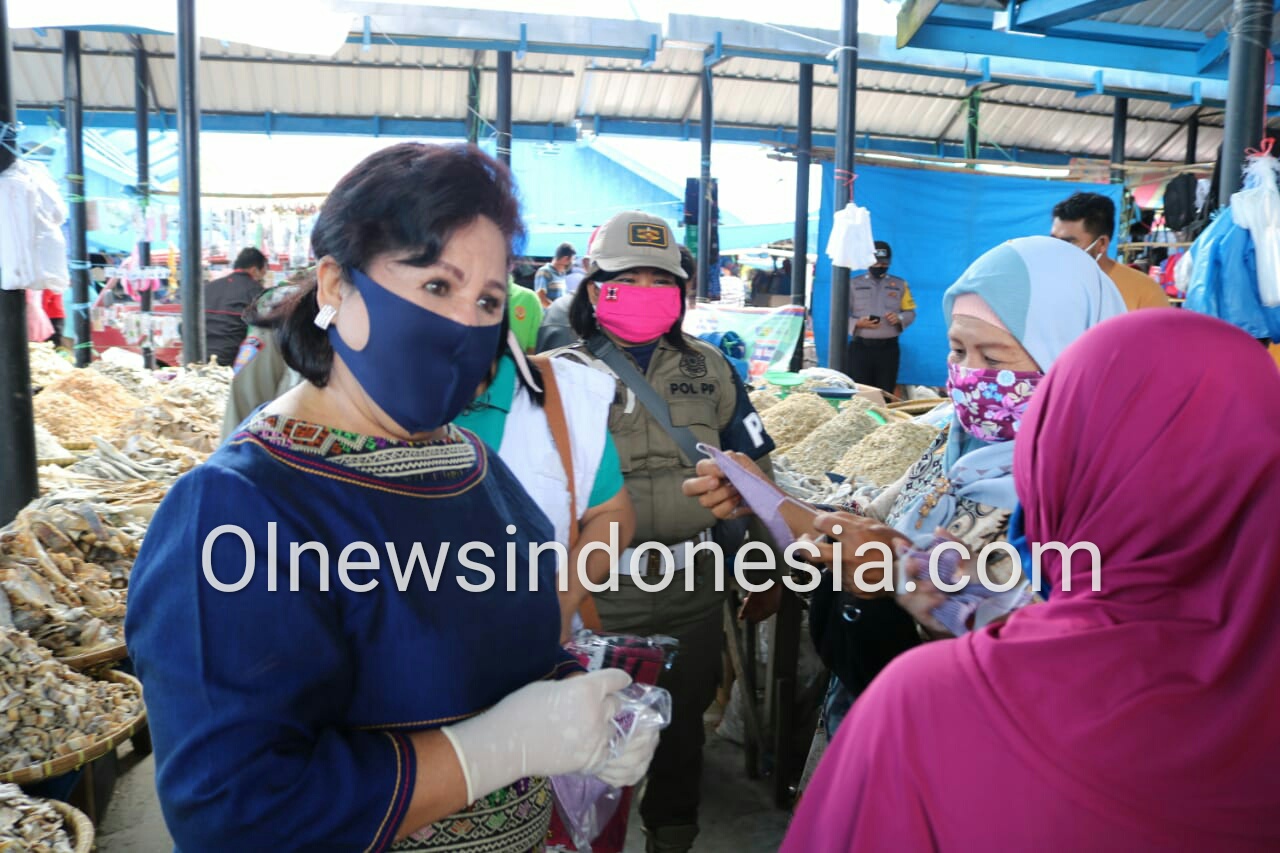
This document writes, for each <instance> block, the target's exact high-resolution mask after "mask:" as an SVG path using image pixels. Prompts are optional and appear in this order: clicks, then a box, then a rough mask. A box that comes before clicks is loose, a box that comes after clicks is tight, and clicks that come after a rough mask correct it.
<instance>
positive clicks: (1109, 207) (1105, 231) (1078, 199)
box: [1053, 193, 1116, 237]
mask: <svg viewBox="0 0 1280 853" xmlns="http://www.w3.org/2000/svg"><path fill="white" fill-rule="evenodd" d="M1053 218H1054V219H1061V220H1062V221H1063V222H1080V223H1082V224H1083V226H1084V230H1085V231H1087V232H1089V233H1090V234H1092V235H1093V236H1094V237H1110V236H1111V235H1112V234H1114V233H1115V230H1116V203H1115V202H1114V201H1112V200H1111V199H1109V198H1107V197H1106V196H1105V195H1099V194H1098V193H1076V194H1075V195H1073V196H1071V197H1070V198H1068V199H1065V200H1063V201H1060V202H1058V203H1057V204H1056V205H1054V208H1053Z"/></svg>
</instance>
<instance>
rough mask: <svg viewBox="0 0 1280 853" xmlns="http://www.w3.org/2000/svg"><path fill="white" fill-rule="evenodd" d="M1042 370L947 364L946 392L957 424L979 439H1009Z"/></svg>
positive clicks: (1015, 428)
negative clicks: (954, 411)
mask: <svg viewBox="0 0 1280 853" xmlns="http://www.w3.org/2000/svg"><path fill="white" fill-rule="evenodd" d="M1043 378H1044V374H1043V373H1041V372H1040V371H1038V370H980V369H977V368H972V367H964V366H963V365H959V364H949V365H947V394H948V396H950V397H951V400H952V402H954V403H955V405H956V419H957V420H958V421H960V426H962V427H964V428H965V430H966V431H968V433H969V434H970V435H972V436H973V437H974V438H976V439H978V440H979V441H1010V440H1012V439H1013V438H1015V437H1017V435H1018V427H1019V425H1020V424H1021V423H1022V413H1023V412H1025V411H1026V410H1027V404H1028V403H1030V402H1031V395H1032V393H1033V392H1034V391H1035V390H1036V386H1037V385H1039V384H1040V380H1041V379H1043Z"/></svg>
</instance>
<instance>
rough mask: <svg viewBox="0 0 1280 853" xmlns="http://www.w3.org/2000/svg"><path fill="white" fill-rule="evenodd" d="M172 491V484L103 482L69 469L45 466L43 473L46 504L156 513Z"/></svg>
mask: <svg viewBox="0 0 1280 853" xmlns="http://www.w3.org/2000/svg"><path fill="white" fill-rule="evenodd" d="M168 491H169V484H168V483H156V482H153V481H151V480H99V479H98V478H97V477H86V476H84V475H81V474H76V473H74V472H72V471H71V470H70V469H67V468H60V467H56V466H53V465H45V466H43V467H42V468H41V469H40V493H41V495H42V496H44V497H43V498H42V500H48V501H54V500H57V502H59V503H65V502H66V501H68V500H78V501H90V502H92V503H94V504H97V505H98V506H100V507H104V508H109V509H111V510H116V509H129V510H130V511H131V512H137V511H138V510H146V509H148V508H150V509H154V507H155V506H156V505H158V504H159V503H160V501H162V500H164V496H165V494H166V493H167V492H168Z"/></svg>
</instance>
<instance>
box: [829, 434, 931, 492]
mask: <svg viewBox="0 0 1280 853" xmlns="http://www.w3.org/2000/svg"><path fill="white" fill-rule="evenodd" d="M937 435H938V430H937V429H935V428H934V427H931V426H929V425H928V424H922V423H917V422H915V421H896V422H892V423H889V424H886V425H885V426H883V427H880V428H879V429H877V430H875V431H874V432H872V433H871V434H870V435H868V436H867V437H866V438H864V439H863V440H862V441H860V442H858V443H857V444H855V445H854V446H853V447H851V448H849V452H848V453H846V454H845V455H844V456H842V457H841V458H840V460H839V461H838V462H837V463H836V465H835V468H834V470H833V473H836V474H840V475H841V476H844V477H851V478H861V479H866V480H870V481H871V482H873V483H875V484H876V485H879V486H887V485H889V484H890V483H893V482H895V481H897V480H898V478H900V477H901V476H902V475H903V474H905V473H907V469H908V468H910V467H911V466H912V465H914V464H915V463H916V460H918V459H919V458H920V457H921V456H922V455H923V454H924V452H925V451H926V450H928V449H929V445H931V444H932V443H933V440H934V438H936V437H937Z"/></svg>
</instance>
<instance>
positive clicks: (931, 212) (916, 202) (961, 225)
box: [812, 163, 1121, 385]
mask: <svg viewBox="0 0 1280 853" xmlns="http://www.w3.org/2000/svg"><path fill="white" fill-rule="evenodd" d="M822 177H823V193H822V213H821V219H820V221H819V228H818V243H817V245H816V246H814V247H812V248H814V249H816V250H817V251H818V266H817V270H816V272H815V274H814V281H813V303H812V304H813V309H814V310H813V332H814V338H815V342H816V344H817V348H818V361H819V363H820V364H823V365H826V364H828V363H829V362H828V360H827V329H828V320H829V317H830V310H831V309H830V306H831V260H830V258H828V257H827V255H826V248H827V238H828V237H829V236H830V234H831V218H832V214H833V210H832V207H833V201H832V195H833V187H834V186H835V176H834V166H833V165H832V164H831V163H825V164H823V167H822ZM1075 192H1096V193H1101V194H1103V195H1105V196H1108V197H1110V198H1111V199H1112V200H1113V201H1115V202H1116V208H1117V210H1119V207H1120V195H1121V186H1120V185H1119V184H1080V183H1065V182H1062V181H1048V180H1043V179H1039V178H1015V177H1006V176H1003V175H989V174H982V173H974V172H970V171H957V172H956V173H954V174H952V173H949V172H939V171H932V170H928V171H927V170H923V169H897V168H891V167H884V166H861V165H860V166H859V167H858V178H857V183H856V184H855V186H854V197H855V201H856V203H857V204H859V205H860V206H862V207H865V208H867V209H868V210H870V211H871V228H872V232H873V234H874V236H875V238H876V239H877V240H886V241H888V242H889V244H890V245H892V246H893V267H892V269H891V270H890V272H892V274H893V275H896V276H900V277H902V278H904V279H906V280H907V283H908V285H909V286H910V287H911V294H912V295H913V296H914V297H915V300H916V306H917V313H916V321H915V323H914V324H913V325H912V326H911V327H910V328H908V329H907V331H906V333H905V334H904V335H903V336H902V364H901V367H900V368H899V370H898V381H899V382H902V383H904V384H918V385H943V384H945V383H946V381H947V368H946V358H947V351H948V347H947V330H946V324H945V323H944V322H943V317H942V293H943V291H945V290H946V289H947V287H949V286H950V285H951V283H952V282H954V281H955V280H956V279H957V278H959V277H960V274H961V273H962V272H964V270H965V267H967V266H968V265H969V264H970V263H971V262H972V261H973V260H974V259H975V258H977V257H978V256H979V255H981V254H982V253H983V252H985V251H987V250H988V249H990V248H992V247H993V246H996V245H999V244H1000V243H1002V242H1004V241H1005V240H1011V239H1013V238H1014V237H1027V236H1030V235H1033V234H1048V233H1049V228H1050V226H1051V225H1052V222H1053V215H1052V210H1053V206H1054V205H1055V204H1057V203H1058V202H1059V201H1061V200H1062V199H1064V198H1066V197H1067V196H1069V195H1071V194H1072V193H1075ZM1112 242H1113V243H1114V242H1115V241H1114V240H1113V241H1112ZM860 272H861V271H860V270H857V271H854V275H857V274H858V273H860Z"/></svg>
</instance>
